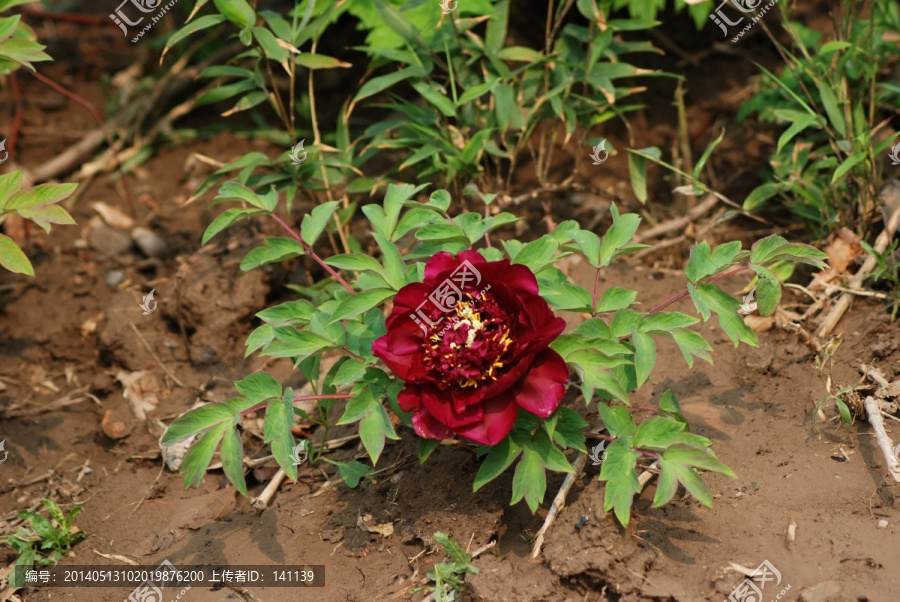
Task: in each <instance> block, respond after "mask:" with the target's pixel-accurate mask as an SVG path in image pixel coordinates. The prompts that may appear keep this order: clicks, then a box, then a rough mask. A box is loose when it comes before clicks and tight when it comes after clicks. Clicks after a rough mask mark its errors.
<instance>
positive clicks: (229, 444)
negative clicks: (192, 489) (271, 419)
mask: <svg viewBox="0 0 900 602" xmlns="http://www.w3.org/2000/svg"><path fill="white" fill-rule="evenodd" d="M220 454H221V455H222V470H223V471H224V472H225V476H226V477H228V480H229V481H230V482H231V484H232V485H234V488H235V489H237V490H238V491H240V492H241V494H243V495H248V494H247V481H246V480H245V479H244V445H243V444H242V443H241V436H240V435H239V434H238V432H237V429H236V428H230V429H227V430H226V431H225V435H224V437H223V438H222V449H221V450H220ZM198 485H199V483H198Z"/></svg>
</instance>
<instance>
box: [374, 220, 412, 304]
mask: <svg viewBox="0 0 900 602" xmlns="http://www.w3.org/2000/svg"><path fill="white" fill-rule="evenodd" d="M372 237H373V238H375V242H376V243H378V248H380V249H381V254H382V258H383V260H384V279H385V280H386V281H387V283H388V284H389V285H390V286H391V288H393V289H394V290H400V289H401V288H403V286H405V285H406V283H407V280H406V264H404V263H403V258H402V257H400V251H399V250H398V249H397V245H395V244H394V243H392V242H391V241H390V240H389V239H388V238H387V237H385V236H383V235H381V234H379V233H377V232H375V233H373V234H372Z"/></svg>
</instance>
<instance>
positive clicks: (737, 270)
mask: <svg viewBox="0 0 900 602" xmlns="http://www.w3.org/2000/svg"><path fill="white" fill-rule="evenodd" d="M748 269H750V264H749V263H748V264H744V265H739V266H738V267H736V268H734V269H733V270H728V271H727V272H723V273H721V274H719V275H718V276H714V277H712V278H710V279H709V280H705V281H704V284H712V283H714V282H718V281H720V280H724V279H725V278H728V277H729V276H733V275H734V274H739V273H741V272H743V271H745V270H748ZM687 296H688V290H687V289H684V290H683V291H681V292H680V293H678V294H677V295H675V296H674V297H672V298H671V299H669V300H668V301H666V302H664V303H662V304H661V305H659V306H657V307H655V308H653V309H652V310H650V311H649V312H647V315H648V316H649V315H650V314H655V313H656V312H659V311H662V310H664V309H665V308H667V307H669V306H670V305H672V304H673V303H675V302H676V301H679V300H680V299H684V298H685V297H687Z"/></svg>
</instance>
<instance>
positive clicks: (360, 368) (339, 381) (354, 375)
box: [331, 358, 366, 387]
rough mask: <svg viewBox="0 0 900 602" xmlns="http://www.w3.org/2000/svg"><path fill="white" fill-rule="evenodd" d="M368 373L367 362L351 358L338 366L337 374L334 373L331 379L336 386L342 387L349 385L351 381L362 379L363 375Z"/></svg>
mask: <svg viewBox="0 0 900 602" xmlns="http://www.w3.org/2000/svg"><path fill="white" fill-rule="evenodd" d="M365 374H366V363H365V362H363V361H361V360H358V359H354V358H351V359H349V360H347V361H346V362H344V363H343V364H341V367H340V368H338V371H337V374H335V375H334V379H333V380H332V381H331V382H332V384H333V385H334V386H336V387H342V386H344V385H349V384H350V383H354V382H356V381H358V380H361V379H362V377H363V376H365Z"/></svg>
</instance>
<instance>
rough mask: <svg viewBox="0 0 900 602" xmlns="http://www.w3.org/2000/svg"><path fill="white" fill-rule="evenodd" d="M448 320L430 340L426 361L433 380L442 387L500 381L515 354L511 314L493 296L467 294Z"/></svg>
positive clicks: (436, 327)
mask: <svg viewBox="0 0 900 602" xmlns="http://www.w3.org/2000/svg"><path fill="white" fill-rule="evenodd" d="M445 317H446V318H449V319H448V320H442V321H441V322H439V323H438V324H437V325H436V326H434V327H432V329H431V333H430V334H429V335H428V337H427V338H426V344H425V358H424V360H423V361H424V364H425V369H426V370H427V371H428V373H429V375H430V376H431V377H432V379H433V380H434V381H435V382H436V383H437V384H438V385H439V386H440V387H441V388H446V387H447V386H450V385H454V384H455V385H457V386H460V387H477V386H478V385H480V384H482V383H483V382H485V381H494V380H497V371H498V370H500V369H502V368H503V367H504V365H505V362H506V361H507V358H508V356H510V355H511V354H512V346H513V340H512V339H511V338H510V336H509V324H510V323H511V319H510V316H509V314H508V313H507V312H506V311H504V310H503V308H501V307H500V306H499V305H498V304H497V302H496V301H495V300H494V298H493V296H491V295H490V294H485V293H483V292H481V293H468V292H465V293H463V296H462V299H461V300H460V302H459V303H457V304H456V306H455V307H454V308H453V313H451V314H449V315H447V316H445Z"/></svg>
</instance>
